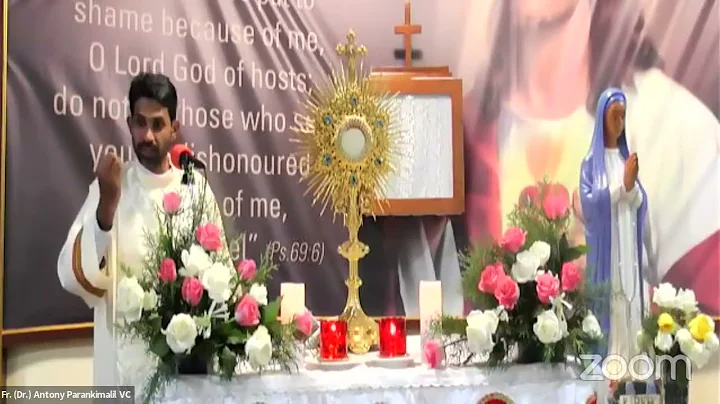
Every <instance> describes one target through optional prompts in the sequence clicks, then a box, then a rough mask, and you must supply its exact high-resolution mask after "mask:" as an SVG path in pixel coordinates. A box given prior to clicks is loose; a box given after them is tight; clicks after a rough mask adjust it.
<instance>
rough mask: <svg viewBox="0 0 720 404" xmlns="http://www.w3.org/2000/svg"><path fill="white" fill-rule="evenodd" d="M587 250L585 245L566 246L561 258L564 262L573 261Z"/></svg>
mask: <svg viewBox="0 0 720 404" xmlns="http://www.w3.org/2000/svg"><path fill="white" fill-rule="evenodd" d="M586 252H587V248H586V247H585V246H577V247H572V248H568V249H567V250H565V253H564V254H563V260H564V261H565V262H570V261H575V260H576V259H578V258H580V257H582V256H583V255H585V253H586Z"/></svg>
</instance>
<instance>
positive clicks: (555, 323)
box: [533, 310, 567, 344]
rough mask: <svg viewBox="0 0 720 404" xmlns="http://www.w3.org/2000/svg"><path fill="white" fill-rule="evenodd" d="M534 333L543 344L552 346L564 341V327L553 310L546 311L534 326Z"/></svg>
mask: <svg viewBox="0 0 720 404" xmlns="http://www.w3.org/2000/svg"><path fill="white" fill-rule="evenodd" d="M565 327H567V325H566V326H565ZM533 332H534V333H535V335H536V336H537V337H538V339H539V340H540V342H542V343H543V344H552V343H555V342H558V341H560V339H562V336H563V325H562V324H560V319H559V318H558V317H557V315H556V314H555V312H554V311H553V310H545V311H544V312H542V313H540V315H539V316H538V317H537V320H536V321H535V324H533Z"/></svg>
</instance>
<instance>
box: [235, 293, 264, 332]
mask: <svg viewBox="0 0 720 404" xmlns="http://www.w3.org/2000/svg"><path fill="white" fill-rule="evenodd" d="M235 321H237V323H238V324H240V325H241V326H243V327H252V326H255V325H258V324H260V309H259V308H258V302H257V301H256V300H255V299H254V298H253V297H252V296H250V295H245V296H243V298H242V299H241V300H240V302H239V303H238V304H237V307H235Z"/></svg>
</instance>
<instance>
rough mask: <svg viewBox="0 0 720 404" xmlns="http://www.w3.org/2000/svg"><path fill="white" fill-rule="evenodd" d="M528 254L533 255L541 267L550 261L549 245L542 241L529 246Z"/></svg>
mask: <svg viewBox="0 0 720 404" xmlns="http://www.w3.org/2000/svg"><path fill="white" fill-rule="evenodd" d="M530 252H532V253H533V254H535V256H536V257H537V259H538V262H539V264H540V266H543V265H545V264H547V262H548V260H549V259H550V244H548V243H546V242H544V241H536V242H534V243H533V244H532V245H531V246H530Z"/></svg>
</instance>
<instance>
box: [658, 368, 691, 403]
mask: <svg viewBox="0 0 720 404" xmlns="http://www.w3.org/2000/svg"><path fill="white" fill-rule="evenodd" d="M690 366H691V365H690V363H689V360H687V358H686V357H684V356H681V357H679V358H673V359H672V360H670V361H663V362H662V381H663V397H664V402H665V403H672V404H687V402H688V400H689V398H688V396H689V385H690V377H689V376H690V375H689V374H688V372H689V371H690V370H691V369H690ZM673 367H674V368H675V369H674V372H673Z"/></svg>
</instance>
